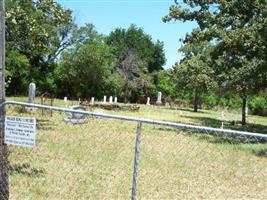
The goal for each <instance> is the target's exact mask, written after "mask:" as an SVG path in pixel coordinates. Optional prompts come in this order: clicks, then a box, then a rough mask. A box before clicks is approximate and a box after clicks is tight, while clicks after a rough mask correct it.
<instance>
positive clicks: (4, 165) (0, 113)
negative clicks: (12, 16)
mask: <svg viewBox="0 0 267 200" xmlns="http://www.w3.org/2000/svg"><path fill="white" fill-rule="evenodd" d="M4 102H5V4H4V0H0V104H1V106H0V199H1V200H2V199H3V200H7V199H9V186H8V160H7V155H8V154H7V145H5V144H4V134H5V133H4V120H5V109H4V104H3V103H4Z"/></svg>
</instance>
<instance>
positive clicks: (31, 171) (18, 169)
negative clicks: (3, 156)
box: [8, 163, 45, 178]
mask: <svg viewBox="0 0 267 200" xmlns="http://www.w3.org/2000/svg"><path fill="white" fill-rule="evenodd" d="M8 167H9V174H10V175H15V174H20V175H24V176H28V177H33V178H37V177H40V176H42V175H43V174H44V173H45V170H44V169H36V168H33V167H31V166H30V165H29V164H27V163H23V164H9V166H8Z"/></svg>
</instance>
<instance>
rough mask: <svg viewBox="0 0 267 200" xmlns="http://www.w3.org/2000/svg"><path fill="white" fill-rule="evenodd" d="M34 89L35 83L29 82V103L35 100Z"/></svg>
mask: <svg viewBox="0 0 267 200" xmlns="http://www.w3.org/2000/svg"><path fill="white" fill-rule="evenodd" d="M35 91H36V85H35V83H30V85H29V96H28V98H29V103H34V101H35Z"/></svg>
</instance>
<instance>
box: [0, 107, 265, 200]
mask: <svg viewBox="0 0 267 200" xmlns="http://www.w3.org/2000/svg"><path fill="white" fill-rule="evenodd" d="M11 104H13V105H11ZM32 107H36V109H32V111H30V109H29V104H27V103H19V102H6V110H7V115H11V116H22V117H26V116H27V117H35V118H36V120H37V135H36V139H37V140H36V146H35V147H34V148H25V147H18V146H13V145H8V158H7V159H6V160H8V164H7V165H5V163H4V164H2V163H1V166H7V168H6V172H8V174H9V183H6V185H5V187H4V188H1V190H0V191H1V192H2V191H3V192H2V193H1V195H3V196H2V197H1V198H0V199H8V194H9V196H10V197H9V198H10V199H130V198H131V199H238V198H239V199H244V198H249V199H266V198H267V155H266V154H267V142H266V141H267V135H264V134H257V133H248V132H240V131H230V130H222V129H213V128H210V127H200V126H192V125H186V124H177V123H172V122H163V121H153V120H144V119H138V118H133V117H125V116H118V115H116V116H115V115H110V114H101V113H93V112H88V111H74V110H70V109H66V108H59V107H51V106H41V105H32ZM38 108H39V109H38ZM41 108H43V109H49V110H54V111H53V113H52V115H51V112H50V111H49V112H44V111H43V110H42V109H41ZM69 113H80V114H85V115H86V122H85V123H84V124H72V123H69V122H66V118H67V117H68V116H69ZM118 119H119V120H118ZM1 156H4V154H2V155H1ZM1 160H5V159H1ZM2 186H3V184H1V187H2ZM7 188H9V192H8V190H7Z"/></svg>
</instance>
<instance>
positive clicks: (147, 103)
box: [146, 97, 150, 106]
mask: <svg viewBox="0 0 267 200" xmlns="http://www.w3.org/2000/svg"><path fill="white" fill-rule="evenodd" d="M146 105H148V106H149V105H150V97H147V99H146Z"/></svg>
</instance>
